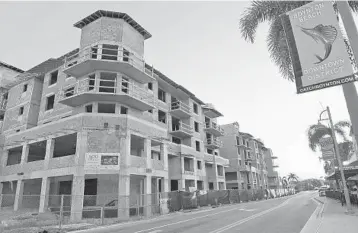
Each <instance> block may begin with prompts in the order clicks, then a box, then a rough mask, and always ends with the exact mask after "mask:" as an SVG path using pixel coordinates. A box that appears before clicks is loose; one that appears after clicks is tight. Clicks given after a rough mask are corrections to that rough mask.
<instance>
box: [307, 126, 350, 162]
mask: <svg viewBox="0 0 358 233" xmlns="http://www.w3.org/2000/svg"><path fill="white" fill-rule="evenodd" d="M333 128H334V131H335V132H336V133H337V134H338V135H339V136H340V137H341V139H342V140H343V142H341V143H339V144H338V147H339V152H340V155H341V158H342V160H343V161H344V160H347V159H348V157H349V154H350V153H351V152H352V150H353V142H351V141H350V140H348V137H347V136H348V133H347V131H346V130H345V128H348V129H351V128H352V126H351V123H350V122H348V121H339V122H337V123H336V124H334V127H333ZM331 131H332V130H331V128H329V127H327V126H325V125H322V124H314V125H311V126H310V127H309V128H308V131H307V139H308V146H309V148H310V149H311V150H312V151H316V149H317V147H319V140H320V139H321V138H323V137H325V136H331V135H332V133H331Z"/></svg>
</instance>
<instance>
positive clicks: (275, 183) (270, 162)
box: [265, 149, 281, 189]
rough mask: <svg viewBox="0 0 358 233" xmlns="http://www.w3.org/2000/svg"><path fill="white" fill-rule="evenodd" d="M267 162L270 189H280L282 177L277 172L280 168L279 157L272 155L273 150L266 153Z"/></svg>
mask: <svg viewBox="0 0 358 233" xmlns="http://www.w3.org/2000/svg"><path fill="white" fill-rule="evenodd" d="M265 160H266V165H267V172H268V173H267V177H268V185H269V189H280V188H281V186H280V177H279V174H278V171H277V170H276V169H277V168H278V167H279V165H278V163H277V156H275V155H274V154H273V153H272V150H271V149H269V150H267V151H265Z"/></svg>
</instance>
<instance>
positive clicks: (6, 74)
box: [0, 62, 24, 132]
mask: <svg viewBox="0 0 358 233" xmlns="http://www.w3.org/2000/svg"><path fill="white" fill-rule="evenodd" d="M23 72H24V71H23V70H21V69H19V68H17V67H14V66H11V65H9V64H6V63H4V62H0V132H1V128H2V122H3V120H4V115H5V109H6V104H7V99H8V95H7V92H8V86H9V85H10V84H11V83H12V82H14V80H15V77H16V76H18V75H19V74H21V73H23Z"/></svg>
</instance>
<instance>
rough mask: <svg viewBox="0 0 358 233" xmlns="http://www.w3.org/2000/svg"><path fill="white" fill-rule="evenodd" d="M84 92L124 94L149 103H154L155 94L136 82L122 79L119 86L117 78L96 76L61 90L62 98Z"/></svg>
mask: <svg viewBox="0 0 358 233" xmlns="http://www.w3.org/2000/svg"><path fill="white" fill-rule="evenodd" d="M96 81H97V83H96ZM84 93H98V94H106V93H108V94H121V95H123V94H124V95H128V96H131V97H133V98H136V99H139V100H141V101H143V102H146V103H148V104H152V105H153V104H154V95H153V94H152V93H150V92H148V91H147V90H145V89H144V88H142V87H139V86H137V85H135V84H134V83H131V82H129V81H127V80H122V81H121V84H120V85H119V86H118V85H117V81H116V80H105V79H95V78H86V79H83V80H80V81H77V82H76V83H74V84H71V85H68V86H65V87H63V89H62V91H61V92H60V99H66V98H70V97H72V96H75V95H80V94H84Z"/></svg>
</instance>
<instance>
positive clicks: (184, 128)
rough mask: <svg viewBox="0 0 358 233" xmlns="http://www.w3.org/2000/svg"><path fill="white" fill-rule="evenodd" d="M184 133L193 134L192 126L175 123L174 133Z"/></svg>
mask: <svg viewBox="0 0 358 233" xmlns="http://www.w3.org/2000/svg"><path fill="white" fill-rule="evenodd" d="M177 131H183V132H185V133H187V134H192V133H193V128H192V127H191V126H190V125H187V124H184V123H183V122H179V123H173V124H172V132H177Z"/></svg>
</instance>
